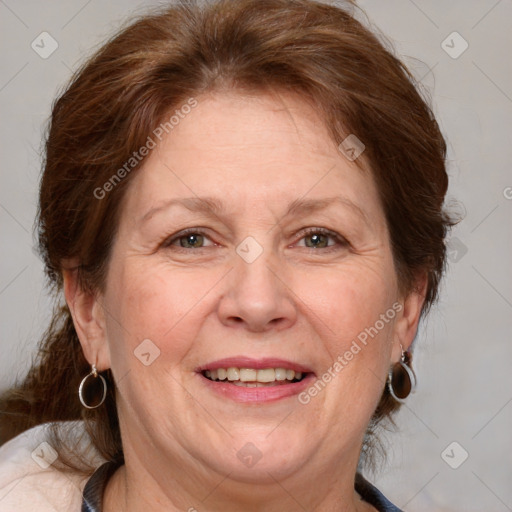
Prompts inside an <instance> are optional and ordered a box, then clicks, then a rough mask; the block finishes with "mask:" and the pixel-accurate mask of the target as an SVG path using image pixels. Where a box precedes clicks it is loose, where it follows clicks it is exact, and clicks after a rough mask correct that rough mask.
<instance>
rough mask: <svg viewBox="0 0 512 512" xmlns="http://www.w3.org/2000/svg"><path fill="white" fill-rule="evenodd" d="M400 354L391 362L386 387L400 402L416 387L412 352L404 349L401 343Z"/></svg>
mask: <svg viewBox="0 0 512 512" xmlns="http://www.w3.org/2000/svg"><path fill="white" fill-rule="evenodd" d="M400 348H401V349H402V356H401V358H400V361H398V362H397V363H395V364H393V365H392V366H391V368H390V369H389V374H388V389H389V392H390V394H391V396H392V397H393V398H394V399H395V400H396V401H397V402H400V403H404V402H405V399H406V398H407V397H408V396H409V395H410V394H411V393H413V392H414V390H415V389H416V384H417V381H416V374H415V373H414V370H413V369H412V354H411V353H410V352H408V351H404V349H403V347H402V345H400Z"/></svg>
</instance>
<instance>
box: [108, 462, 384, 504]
mask: <svg viewBox="0 0 512 512" xmlns="http://www.w3.org/2000/svg"><path fill="white" fill-rule="evenodd" d="M340 466H341V467H343V464H340V465H339V466H338V467H340ZM345 467H346V466H345ZM196 469H197V468H196ZM337 473H338V474H336V472H331V471H325V472H323V473H322V474H316V478H311V475H308V474H306V472H305V471H304V473H302V472H300V471H299V472H298V473H297V474H295V475H293V476H292V477H288V478H284V479H282V480H278V479H276V478H274V477H273V476H272V475H270V474H269V478H268V480H267V481H266V482H265V483H257V484H253V483H246V482H240V481H237V480H235V479H234V478H232V477H231V476H230V475H218V474H214V475H209V477H208V476H206V475H205V473H204V470H200V471H197V472H194V471H193V469H192V468H189V469H188V470H185V469H184V467H183V466H180V467H172V466H171V467H167V468H166V471H165V472H164V471H161V470H160V468H157V467H155V466H153V468H152V469H148V468H146V467H144V466H143V465H141V464H139V463H137V462H135V460H130V459H128V460H127V461H126V465H124V466H121V467H120V468H119V469H118V470H117V471H116V473H115V474H114V475H113V476H112V478H111V479H110V481H109V483H108V484H107V488H106V490H105V495H104V504H103V510H104V512H117V511H121V510H122V511H125V512H135V511H139V510H152V511H154V512H160V511H166V512H183V511H187V512H221V511H222V512H239V511H240V510H244V511H246V512H256V511H261V510H265V512H288V511H289V512H292V511H293V512H295V511H297V510H300V509H303V510H309V511H312V512H320V511H321V512H363V511H365V512H368V511H373V510H375V509H374V508H373V507H371V506H370V505H369V504H367V503H366V502H363V501H362V500H361V498H360V496H359V495H358V494H357V493H356V492H355V491H354V476H355V468H354V471H353V472H350V473H349V472H348V471H338V472H337Z"/></svg>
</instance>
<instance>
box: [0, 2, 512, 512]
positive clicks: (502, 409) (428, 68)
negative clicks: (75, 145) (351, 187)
mask: <svg viewBox="0 0 512 512" xmlns="http://www.w3.org/2000/svg"><path fill="white" fill-rule="evenodd" d="M332 3H334V2H332ZM150 5H157V3H156V2H140V1H136V0H130V1H121V0H116V1H112V2H108V3H105V2H100V1H98V0H89V1H83V0H73V1H66V2H64V1H53V2H41V1H35V0H33V1H23V2H14V0H0V38H1V48H2V52H1V55H0V59H1V75H0V105H1V116H2V125H1V128H0V130H1V141H0V143H1V150H2V153H1V154H2V159H1V165H0V173H1V174H0V183H1V189H0V227H1V237H2V245H1V247H2V258H1V267H0V315H1V318H0V354H1V356H0V389H4V388H6V387H7V386H8V385H9V384H11V383H12V382H13V380H14V379H15V377H16V376H21V375H22V374H23V373H24V372H25V371H26V369H27V367H28V364H29V362H30V358H31V357H32V354H33V351H34V347H35V344H36V342H37V339H38V338H39V336H40V334H41V332H42V330H43V328H44V327H45V325H46V322H47V320H48V316H49V311H50V306H51V301H50V299H49V298H48V297H47V295H46V293H45V289H44V278H43V271H42V264H41V262H40V260H39V258H38V257H37V255H36V254H35V253H34V251H33V245H34V241H33V237H32V229H33V227H32V226H33V219H34V215H35V212H36V198H37V184H38V178H39V170H40V163H41V156H40V146H41V135H42V131H43V129H44V125H45V121H46V120H47V118H48V115H49V111H50V105H51V103H52V101H53V99H54V97H55V96H56V94H57V92H58V91H59V90H61V89H62V87H63V86H64V84H65V83H66V80H67V79H68V78H69V77H70V74H71V70H73V69H75V68H76V66H77V64H78V63H79V62H80V61H82V59H83V58H84V57H85V56H86V55H89V54H90V53H91V51H92V50H93V49H94V48H96V47H97V46H98V45H99V44H100V43H101V42H102V41H104V40H105V38H106V37H107V36H109V35H110V34H112V32H113V31H114V30H116V29H117V28H118V27H119V25H120V23H121V22H122V21H124V20H125V19H126V17H127V16H129V15H131V14H132V13H134V12H136V13H141V12H144V11H145V9H146V8H147V7H148V6H150ZM359 5H361V6H362V7H363V8H364V9H365V10H366V12H367V14H368V17H369V19H370V20H371V22H372V23H373V24H375V25H376V27H378V28H379V29H380V30H381V31H382V32H383V33H384V34H386V35H387V36H388V37H389V38H390V39H391V40H392V41H393V43H394V45H395V48H396V50H397V52H398V54H399V55H400V56H401V57H402V58H403V59H404V60H405V62H406V63H407V65H408V66H410V68H411V70H412V72H413V73H414V75H415V76H416V77H417V78H418V79H420V80H421V82H422V84H423V85H424V87H425V88H426V90H427V91H429V92H430V94H431V95H432V97H433V105H434V109H435V112H436V114H437V116H438V119H439V121H440V124H441V126H442V129H443V131H444V133H445V135H446V136H447V140H448V143H449V162H448V170H449V174H450V179H451V185H450V191H449V195H450V197H451V198H456V199H457V200H458V201H459V202H460V203H462V204H463V206H464V210H465V213H464V220H463V221H462V222H461V223H460V225H459V226H458V227H457V228H456V229H455V230H454V232H453V234H452V235H453V236H452V239H451V241H450V247H451V249H450V268H449V272H448V274H447V277H446V279H445V282H444V286H443V289H442V295H441V300H440V302H439V304H438V306H437V307H436V308H434V310H433V311H432V313H431V315H430V317H429V318H428V320H427V322H425V323H424V324H423V325H422V327H421V330H420V333H419V336H418V339H417V344H416V352H415V362H416V369H417V374H418V376H419V389H418V391H417V393H416V394H415V395H413V396H412V397H411V398H410V399H409V400H408V402H407V405H406V406H405V407H404V408H403V409H402V411H401V413H400V414H399V416H398V421H397V424H398V427H399V430H400V433H395V434H386V435H385V436H384V437H383V438H384V441H385V444H386V446H387V451H388V461H387V463H386V465H385V466H383V467H382V468H381V469H380V470H379V471H378V472H377V473H376V474H375V475H373V477H372V478H373V481H374V482H375V483H376V484H377V486H379V487H380V488H381V489H382V490H384V492H385V493H386V494H387V495H388V497H389V498H390V499H391V500H392V501H394V502H395V503H396V504H397V505H398V506H401V507H403V508H404V509H405V510H407V511H418V512H419V511H432V510H439V511H471V512H472V511H475V512H476V511H486V512H492V511H496V512H501V511H507V510H512V485H511V478H512V469H511V462H512V460H511V459H512V456H511V454H512V442H511V436H510V432H511V431H512V429H511V424H512V404H511V402H512V385H511V384H512V376H511V373H512V372H510V363H511V362H512V344H511V343H510V333H511V331H512V329H511V328H512V272H511V265H510V262H511V254H512V229H511V227H512V226H511V224H512V223H511V218H512V173H511V171H510V164H511V160H512V158H511V157H512V151H511V147H512V135H511V134H512V130H511V128H512V124H511V121H512V81H511V77H512V60H511V58H510V54H511V51H512V35H511V34H512V30H511V26H510V20H511V19H512V2H511V1H510V0H500V1H496V0H479V1H477V0H473V1H467V0H457V1H455V0H454V1H450V2H446V1H443V0H425V1H421V0H416V1H412V0H388V1H386V2H383V1H382V0H364V1H361V2H359ZM43 31H47V32H48V33H50V34H51V36H52V37H53V38H54V39H55V40H56V41H57V43H58V48H57V50H56V51H55V52H54V53H53V54H52V55H50V56H49V57H48V58H46V59H43V58H41V57H40V56H39V55H38V54H37V53H36V52H35V51H34V50H33V49H32V48H31V43H32V41H34V40H36V42H37V41H40V38H38V36H39V35H40V34H41V33H42V32H43ZM454 31H456V32H458V33H459V34H460V36H461V37H462V38H463V39H464V40H465V41H467V43H468V45H469V46H468V48H467V50H466V51H464V52H463V53H462V54H461V55H460V56H458V57H457V58H453V56H456V54H458V53H460V51H461V50H462V49H463V48H464V46H465V43H464V41H463V40H462V39H461V38H460V36H458V35H451V36H450V34H452V33H453V32H454ZM448 36H450V37H448ZM447 37H448V39H447ZM36 38H37V39H36ZM443 41H445V43H443ZM39 44H40V45H41V43H39ZM49 47H50V46H49V42H48V40H47V41H46V43H45V49H46V51H47V50H48V48H49ZM445 50H446V51H445ZM40 51H42V50H40ZM447 52H448V53H447ZM449 53H451V54H452V56H450V55H449ZM453 442H456V443H458V444H456V445H451V443H453ZM450 445H451V446H450ZM447 447H448V449H447ZM466 452H467V454H468V458H467V460H465V461H464V462H462V461H463V459H464V457H465V453H466ZM450 465H451V466H454V467H457V466H458V467H457V468H456V469H453V468H452V467H451V466H450Z"/></svg>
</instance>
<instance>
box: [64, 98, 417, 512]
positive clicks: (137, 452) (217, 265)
mask: <svg viewBox="0 0 512 512" xmlns="http://www.w3.org/2000/svg"><path fill="white" fill-rule="evenodd" d="M197 100H198V106H197V107H196V108H195V109H193V110H192V112H191V113H190V114H188V115H187V116H186V117H185V118H184V119H182V120H180V123H179V125H177V126H176V127H174V129H173V130H172V131H171V132H170V134H169V135H168V136H166V138H165V139H164V140H163V142H162V144H159V146H158V148H156V149H154V150H153V151H152V153H151V154H150V155H149V157H148V158H147V159H146V161H145V163H144V166H143V167H142V168H141V169H139V170H138V171H136V172H137V175H136V176H134V179H133V181H132V183H131V184H130V187H129V190H128V192H127V195H126V197H125V202H124V204H123V208H122V215H121V219H120V224H119V229H118V233H117V236H116V239H115V243H114V245H113V250H112V254H111V259H110V263H109V270H108V276H107V282H106V286H105V292H104V293H103V294H96V295H95V296H94V295H90V294H87V293H85V292H83V291H82V290H80V289H79V288H78V286H77V282H76V276H74V274H71V273H66V274H65V290H66V298H67V301H68V304H69V305H70V307H71V309H72V313H73V317H74V321H75V325H76V327H77V332H78V334H79V337H80V340H81V343H82V346H83V350H84V354H85V355H86V357H87V359H88V361H89V362H90V363H96V365H97V367H98V369H99V370H104V369H107V368H111V369H112V371H113V374H114V378H115V380H116V382H117V386H118V412H119V417H120V423H121V431H122V436H123V446H124V449H125V458H126V464H125V466H123V467H122V468H121V469H119V470H118V471H117V472H116V474H115V475H114V477H113V478H112V480H111V482H110V483H109V485H108V487H107V491H106V495H105V510H108V511H111V510H125V511H132V510H133V511H135V510H154V511H158V510H166V511H174V510H176V511H177V510H181V511H183V510H193V508H192V507H194V508H195V509H197V510H198V511H212V512H213V511H221V510H222V511H225V512H229V511H239V510H242V509H243V510H246V511H257V510H265V511H271V512H272V511H292V510H294V511H295V510H297V509H298V508H300V507H299V504H300V506H301V507H303V508H304V509H305V510H317V511H320V510H321V511H355V510H373V508H372V507H370V506H369V505H367V504H366V503H364V502H362V501H361V500H360V498H359V497H358V495H357V494H356V493H355V492H354V488H353V481H354V475H355V472H356V466H357V461H358V458H359V452H360V448H361V443H362V439H363V436H364V432H365V430H366V427H367V424H368V421H369V419H370V417H371V415H372V413H373V411H374V409H375V407H376V406H377V403H378V401H379V398H380V396H381V393H382V390H383V387H384V383H385V380H386V376H387V372H388V369H389V366H390V365H391V364H392V363H393V362H395V361H398V360H399V358H400V344H401V345H402V346H403V347H404V350H405V349H407V348H408V347H409V345H410V344H411V342H412V340H413V339H414V335H415V333H416V329H417V323H418V318H419V314H420V309H421V305H422V302H423V295H422V293H418V292H414V293H411V294H410V295H408V296H407V297H402V296H400V293H399V287H398V283H397V277H396V273H395V269H394V263H393V258H392V253H391V248H390V244H389V235H388V230H387V226H386V222H385V217H384V213H383V211H382V208H381V204H380V201H379V197H378V193H377V190H376V187H375V185H374V182H373V180H372V177H371V174H370V172H369V171H368V170H361V169H359V168H358V167H357V166H356V165H355V164H354V163H352V162H350V161H349V160H347V159H346V158H345V157H344V156H343V154H341V153H340V151H339V150H338V149H337V147H336V145H335V144H334V143H333V142H332V140H331V139H330V138H329V136H328V133H327V131H326V129H325V127H324V126H323V124H322V121H321V120H320V119H319V117H318V115H317V114H316V113H315V111H314V110H313V109H312V108H311V107H310V106H309V105H308V104H307V103H305V102H304V101H303V100H301V99H300V98H297V97H293V96H291V95H288V94H281V95H277V94H275V93H274V94H270V93H269V94H262V95H258V96H246V95H242V94H240V93H236V92H222V93H216V94H211V95H207V96H200V97H198V98H197ZM198 197H199V198H204V197H208V198H213V199H215V200H216V201H218V202H220V203H222V209H221V210H219V211H215V212H213V211H212V210H211V208H210V209H206V210H205V211H198V210H197V209H196V210H195V211H191V210H189V209H187V208H185V207H183V206H179V205H176V204H174V205H173V206H169V205H167V206H165V205H166V203H167V202H168V201H170V200H175V199H184V198H198ZM334 197H338V198H339V197H341V198H343V200H342V201H339V200H338V201H334V202H333V203H331V204H329V205H328V206H327V207H325V208H323V209H321V210H316V209H314V208H308V209H303V210H296V211H294V212H293V213H292V214H287V210H288V207H289V205H290V204H291V203H292V202H293V201H296V200H308V201H310V202H313V203H314V202H318V201H320V200H325V199H328V198H334ZM349 202H350V204H352V206H349ZM353 205H355V206H353ZM310 206H311V203H310ZM155 208H157V210H156V211H155V210H154V209H155ZM152 209H153V212H151V210H152ZM148 212H149V213H148ZM198 227H201V228H204V231H205V239H204V240H205V242H204V247H200V248H184V247H181V246H180V245H179V244H180V239H179V237H178V238H176V237H174V238H173V237H172V236H171V235H175V234H177V233H179V232H180V231H181V230H183V229H186V228H198ZM307 228H326V229H328V230H330V231H332V232H335V233H337V234H339V237H340V241H338V240H337V238H336V237H329V238H326V239H322V240H323V241H324V242H325V241H327V243H328V245H327V247H325V248H321V247H320V248H310V247H307V246H306V242H310V241H311V236H312V234H311V233H309V236H306V235H307V234H306V233H304V230H305V229H307ZM248 236H251V237H253V238H254V239H255V240H256V241H257V242H258V243H259V244H260V246H261V247H262V248H263V252H262V254H261V255H260V256H259V257H258V258H257V259H256V260H255V261H254V262H252V263H247V262H246V261H244V259H242V258H241V257H240V256H239V255H238V254H237V252H236V250H235V249H236V247H237V245H238V244H239V243H240V242H241V241H242V240H244V239H245V238H246V237H248ZM170 239H171V242H169V240H170ZM344 239H345V240H346V241H344ZM166 240H167V243H166ZM181 240H183V239H181ZM422 286H424V280H423V281H421V280H420V281H419V290H421V289H422ZM397 301H399V302H400V303H401V304H402V305H403V309H402V310H401V311H400V312H399V313H397V314H396V316H395V318H394V319H393V320H392V321H390V322H388V323H386V324H385V326H384V328H383V329H381V330H380V331H379V333H378V335H377V336H375V337H374V338H373V339H370V341H369V343H368V344H367V345H366V346H364V347H363V348H362V349H361V350H360V352H359V353H357V354H356V355H355V356H354V357H353V359H352V360H351V361H350V362H349V363H348V364H347V365H346V366H345V367H344V368H343V370H342V371H340V372H338V373H337V375H336V377H335V378H333V379H332V381H331V382H329V383H328V385H326V386H325V389H323V390H322V391H321V392H319V393H318V395H317V396H315V397H314V398H312V399H311V401H310V402H309V403H308V404H305V405H304V404H301V403H300V402H299V401H298V400H297V396H294V397H289V398H285V399H282V400H278V401H274V402H269V403H258V404H254V403H253V404H247V403H238V402H235V401H233V400H231V399H227V398H225V397H221V396H219V395H217V394H216V393H214V392H212V391H211V390H210V389H209V388H208V387H207V386H206V384H205V381H204V378H203V377H201V376H200V375H199V374H198V373H197V372H196V371H195V370H196V368H197V367H199V366H202V365H205V364H207V363H208V362H212V361H215V360H218V359H221V358H225V357H233V356H248V357H253V358H256V359H258V358H263V357H276V358H282V359H287V360H290V361H293V362H297V363H301V364H303V365H305V366H307V367H309V368H310V369H311V370H312V371H313V372H314V373H315V374H316V376H317V377H318V376H320V375H322V374H323V373H324V372H325V371H326V370H327V369H328V368H329V367H332V365H333V363H334V361H335V360H336V358H337V357H338V356H340V355H343V354H344V353H345V352H346V351H347V350H348V349H349V348H350V346H351V344H352V342H353V340H354V339H356V338H357V336H358V334H359V333H361V332H362V331H363V330H364V329H365V328H368V327H370V326H374V325H375V323H376V321H377V320H378V319H379V317H380V315H381V314H384V313H386V311H388V310H389V309H390V308H392V305H393V304H394V303H396V302H397ZM145 339H150V340H151V342H152V343H154V345H155V346H157V347H158V349H159V350H160V355H159V356H158V357H157V358H156V359H155V360H154V361H153V362H152V363H151V364H150V365H148V366H146V365H144V364H142V363H141V361H140V360H139V359H138V358H137V357H135V355H134V350H135V349H136V348H137V346H138V345H139V344H140V343H141V341H142V340H145ZM246 443H252V444H253V445H254V446H255V447H256V448H257V450H258V451H259V453H261V455H262V456H261V459H260V460H259V461H258V462H257V463H256V464H255V465H253V466H252V467H247V466H246V465H244V464H243V463H242V462H241V461H240V459H239V458H238V457H237V452H238V450H240V449H241V448H242V447H243V446H244V445H246Z"/></svg>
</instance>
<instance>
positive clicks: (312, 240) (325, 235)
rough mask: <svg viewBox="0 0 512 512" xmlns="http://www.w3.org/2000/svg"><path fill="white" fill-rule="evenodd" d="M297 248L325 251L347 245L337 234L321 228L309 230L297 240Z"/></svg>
mask: <svg viewBox="0 0 512 512" xmlns="http://www.w3.org/2000/svg"><path fill="white" fill-rule="evenodd" d="M297 245H298V246H300V247H307V248H309V249H326V248H328V247H334V246H336V245H347V241H346V240H345V239H344V238H343V237H342V236H341V235H339V234H338V233H335V232H333V231H329V230H327V229H323V228H311V229H309V230H306V234H305V235H304V236H303V237H302V238H301V239H300V240H299V242H298V244H297Z"/></svg>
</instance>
